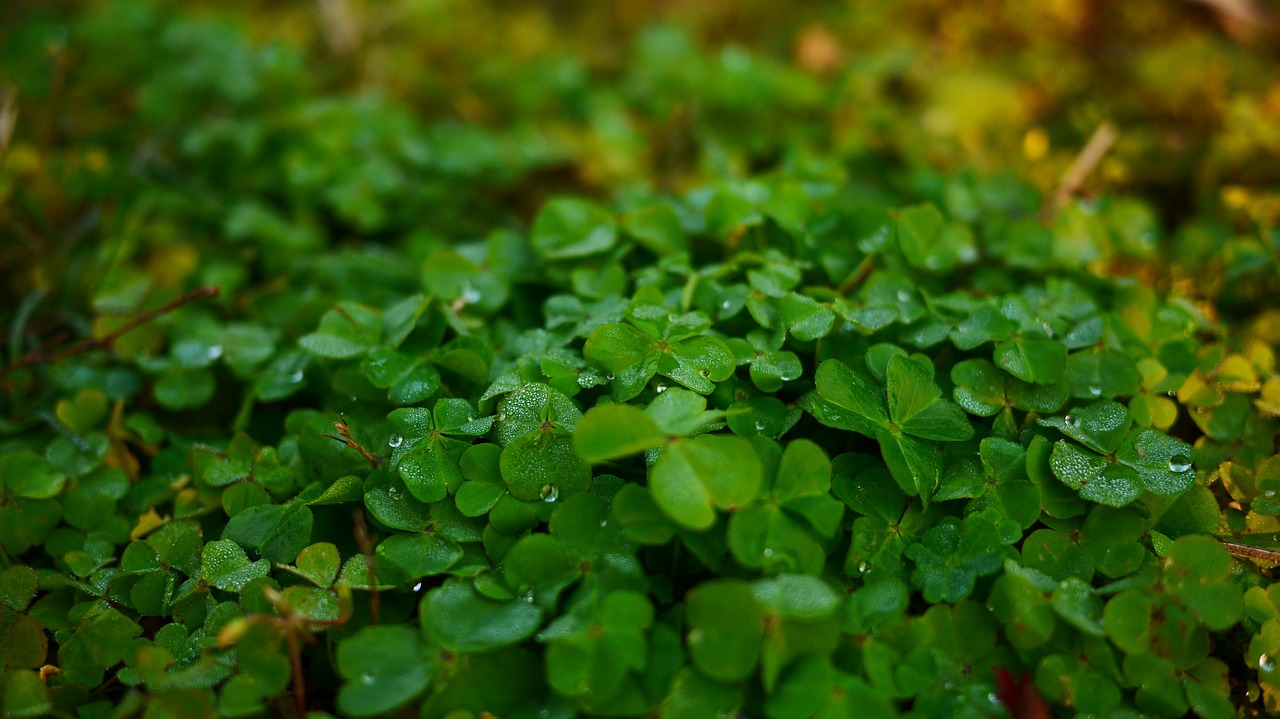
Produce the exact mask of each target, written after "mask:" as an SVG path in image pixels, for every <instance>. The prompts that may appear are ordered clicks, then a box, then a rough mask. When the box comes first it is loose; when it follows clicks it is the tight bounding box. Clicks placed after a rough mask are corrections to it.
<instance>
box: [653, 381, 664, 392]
mask: <svg viewBox="0 0 1280 719" xmlns="http://www.w3.org/2000/svg"><path fill="white" fill-rule="evenodd" d="M653 389H654V391H655V392H657V393H658V394H662V393H663V392H666V391H667V385H666V384H665V383H663V382H659V383H658V386H657V387H654V388H653Z"/></svg>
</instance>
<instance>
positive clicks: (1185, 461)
mask: <svg viewBox="0 0 1280 719" xmlns="http://www.w3.org/2000/svg"><path fill="white" fill-rule="evenodd" d="M1188 469H1191V458H1190V457H1188V456H1187V455H1185V454H1175V455H1173V456H1172V457H1170V458H1169V471H1170V472H1185V471H1187V470H1188Z"/></svg>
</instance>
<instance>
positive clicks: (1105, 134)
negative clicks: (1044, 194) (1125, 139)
mask: <svg viewBox="0 0 1280 719" xmlns="http://www.w3.org/2000/svg"><path fill="white" fill-rule="evenodd" d="M1119 137H1120V131H1119V130H1117V129H1116V126H1115V125H1112V124H1111V123H1109V122H1104V123H1102V124H1101V125H1098V129H1096V130H1094V131H1093V135H1091V136H1090V137H1089V141H1088V142H1087V143H1085V146H1084V148H1083V149H1082V150H1080V154H1079V155H1077V156H1076V159H1075V161H1074V162H1072V163H1071V167H1069V168H1067V171H1066V172H1065V173H1063V175H1062V181H1061V182H1059V183H1058V189H1057V190H1056V191H1054V193H1053V200H1052V202H1051V203H1050V205H1049V215H1050V216H1052V215H1054V214H1056V213H1057V212H1058V210H1060V209H1062V207H1063V206H1064V205H1066V204H1067V200H1070V199H1071V198H1072V197H1075V195H1076V193H1078V192H1080V188H1081V187H1082V186H1083V185H1084V181H1085V180H1087V179H1088V178H1089V175H1091V174H1093V171H1094V170H1095V169H1097V167H1098V163H1100V162H1102V158H1103V157H1105V156H1106V154H1107V151H1108V150H1110V149H1111V146H1112V145H1113V144H1115V141H1116V139H1117V138H1119Z"/></svg>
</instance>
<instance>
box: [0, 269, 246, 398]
mask: <svg viewBox="0 0 1280 719" xmlns="http://www.w3.org/2000/svg"><path fill="white" fill-rule="evenodd" d="M221 291H222V289H221V288H220V287H218V286H217V285H209V286H207V287H201V288H199V289H196V290H192V291H190V292H188V293H187V294H185V295H182V296H181V297H179V298H177V299H175V300H171V301H169V302H166V303H165V304H163V305H161V306H159V307H157V308H156V309H154V310H143V311H142V312H139V313H138V314H136V315H134V316H133V318H132V319H130V320H129V321H128V322H126V323H124V324H123V325H120V326H119V327H117V328H115V329H114V330H111V331H110V332H108V333H106V334H105V335H103V336H101V337H89V338H86V339H83V340H80V341H79V342H75V343H73V344H70V345H67V346H65V347H61V348H59V349H56V350H49V349H47V348H41V349H35V350H31V351H30V352H28V353H26V354H24V355H22V356H21V357H19V358H18V359H17V360H16V361H14V362H10V363H9V364H7V365H5V366H3V367H0V378H3V377H7V376H9V375H11V374H13V373H14V372H16V371H18V370H20V369H22V368H23V367H30V366H31V365H36V364H44V363H53V362H61V361H62V360H64V359H67V358H68V357H74V356H76V355H78V354H83V353H85V352H89V351H91V350H96V349H101V350H109V349H111V347H112V346H113V345H115V342H116V340H118V339H120V338H121V337H123V336H125V335H126V334H129V333H130V332H132V331H134V330H136V329H138V328H139V327H141V326H142V325H145V324H146V323H148V322H151V321H152V320H154V319H156V318H158V317H163V316H164V315H167V314H169V313H170V312H173V311H174V310H177V309H180V308H181V307H183V306H184V305H186V304H188V303H190V302H193V301H195V300H200V299H210V298H213V297H217V296H218V293H219V292H221Z"/></svg>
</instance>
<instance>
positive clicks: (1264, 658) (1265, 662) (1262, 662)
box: [1258, 653, 1276, 672]
mask: <svg viewBox="0 0 1280 719" xmlns="http://www.w3.org/2000/svg"><path fill="white" fill-rule="evenodd" d="M1275 668H1276V661H1275V660H1274V659H1272V658H1271V655H1270V654H1265V653H1264V654H1262V655H1261V656H1259V657H1258V671H1260V672H1271V671H1275Z"/></svg>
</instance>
